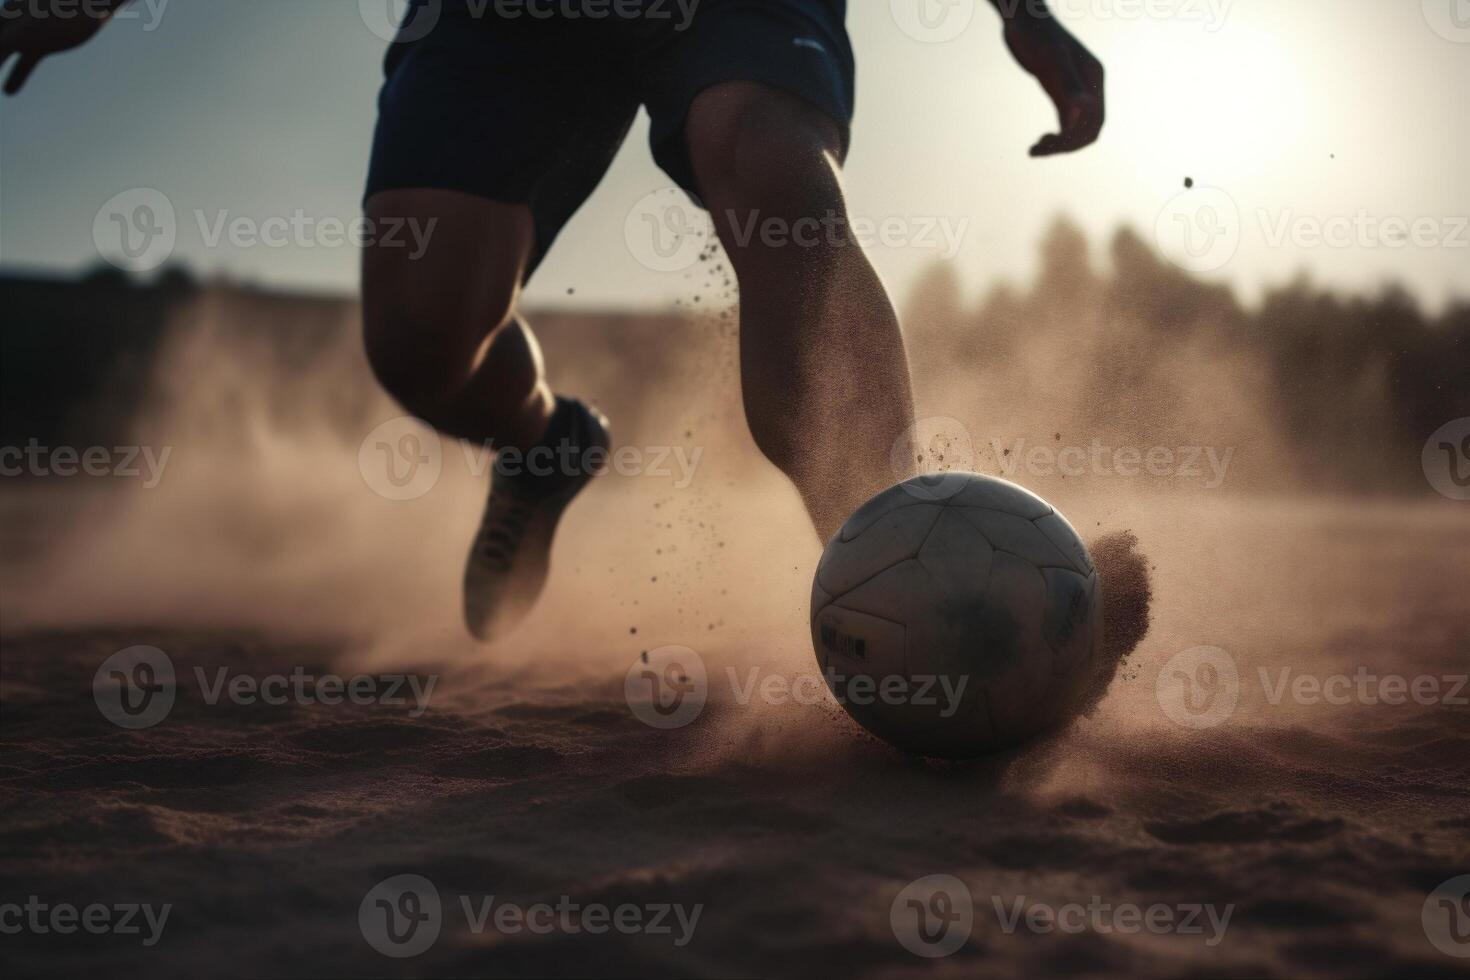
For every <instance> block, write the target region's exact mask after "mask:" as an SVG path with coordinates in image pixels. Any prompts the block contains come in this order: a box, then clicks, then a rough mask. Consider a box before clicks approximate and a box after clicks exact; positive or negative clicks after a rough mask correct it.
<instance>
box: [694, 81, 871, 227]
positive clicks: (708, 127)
mask: <svg viewBox="0 0 1470 980" xmlns="http://www.w3.org/2000/svg"><path fill="white" fill-rule="evenodd" d="M687 139H688V144H689V146H688V149H689V156H690V162H691V164H692V166H693V168H694V174H695V179H696V181H697V182H698V185H699V190H700V194H701V196H702V197H703V198H704V199H705V204H706V205H707V206H708V207H709V208H710V209H711V211H713V212H715V214H716V218H717V221H718V220H719V219H720V218H722V217H723V215H722V214H721V213H720V212H721V211H725V210H729V209H734V210H736V211H737V212H739V211H742V210H745V209H749V210H751V211H756V210H759V211H762V212H766V213H768V214H770V215H772V216H776V217H782V218H797V217H805V216H811V217H822V216H824V215H825V213H826V212H827V211H831V210H839V209H840V208H841V207H842V196H841V187H840V184H839V182H838V178H837V166H838V163H839V160H840V157H841V154H842V137H841V131H840V130H839V128H838V126H837V124H836V123H834V122H833V121H832V120H831V119H829V118H827V116H826V115H824V114H823V113H821V112H820V111H818V110H817V109H815V108H814V107H812V106H810V105H807V104H806V103H805V102H803V101H801V100H800V99H797V98H796V97H794V96H790V95H787V94H785V93H782V92H777V91H775V90H772V89H769V88H766V87H764V86H759V85H754V84H751V83H737V84H733V85H727V86H717V87H715V88H713V89H710V90H707V91H706V92H704V93H702V94H701V95H700V96H699V98H697V99H696V100H695V104H694V106H693V108H692V109H691V111H690V122H689V127H688V131H687Z"/></svg>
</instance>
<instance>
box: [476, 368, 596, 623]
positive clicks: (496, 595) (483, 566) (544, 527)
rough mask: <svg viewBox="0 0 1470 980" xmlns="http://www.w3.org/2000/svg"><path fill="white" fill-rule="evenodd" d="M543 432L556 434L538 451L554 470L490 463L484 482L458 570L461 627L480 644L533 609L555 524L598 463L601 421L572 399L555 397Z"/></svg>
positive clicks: (531, 459)
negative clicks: (478, 515) (594, 456)
mask: <svg viewBox="0 0 1470 980" xmlns="http://www.w3.org/2000/svg"><path fill="white" fill-rule="evenodd" d="M550 432H554V433H557V434H556V435H550V434H549V435H548V437H547V438H548V442H549V444H548V445H547V447H546V448H549V449H550V450H551V452H552V455H551V465H552V466H553V467H554V468H555V470H556V471H555V472H553V473H551V474H549V475H541V474H533V473H530V472H524V471H517V472H508V471H507V470H506V468H505V467H503V466H502V465H501V463H500V462H499V461H498V460H497V464H496V467H495V470H494V475H493V476H492V477H491V480H490V498H489V500H488V501H487V502H486V504H485V516H484V517H483V518H482V519H481V521H480V530H479V532H478V533H477V534H476V535H475V540H474V543H473V544H472V545H471V546H470V554H469V560H468V561H467V562H466V563H465V571H464V620H465V625H466V626H467V627H468V628H469V631H470V633H472V634H473V635H474V636H475V638H476V639H478V640H480V641H482V642H486V641H489V640H493V639H496V638H498V637H501V636H504V635H505V634H506V633H508V632H510V631H511V630H512V629H513V628H515V626H516V625H517V624H519V623H520V621H521V620H522V619H524V618H525V616H526V614H527V613H528V612H530V610H531V607H532V606H533V605H535V603H536V599H537V598H538V597H539V596H540V595H541V590H542V589H543V588H544V587H545V585H546V576H547V573H548V571H549V567H550V559H551V542H552V538H553V536H554V535H555V533H556V525H557V522H558V521H560V520H561V515H562V512H563V511H565V510H566V509H567V505H568V504H570V503H571V502H572V498H574V497H576V496H577V494H579V493H581V492H582V488H583V487H585V486H587V484H589V483H591V482H592V478H593V477H594V476H597V475H598V473H600V472H601V471H602V467H603V466H604V465H605V463H606V459H607V451H608V449H609V448H610V445H611V441H610V438H609V436H608V428H607V419H605V418H604V417H603V416H602V415H601V414H600V413H599V412H597V411H596V410H594V409H591V408H588V407H587V406H586V405H584V404H582V403H581V402H580V401H576V400H574V399H569V398H560V397H559V398H557V408H556V412H555V413H554V414H553V416H552V422H551V427H550ZM591 449H601V450H602V452H601V454H600V455H601V456H602V460H601V461H597V460H592V461H589V460H588V458H587V452H588V450H591ZM525 458H526V464H527V467H528V468H529V467H532V466H538V465H542V464H538V462H537V459H536V457H535V454H534V451H533V452H528V453H527V454H526V457H525ZM594 463H596V464H597V465H596V466H594V465H593V464H594Z"/></svg>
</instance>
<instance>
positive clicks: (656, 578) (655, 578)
mask: <svg viewBox="0 0 1470 980" xmlns="http://www.w3.org/2000/svg"><path fill="white" fill-rule="evenodd" d="M648 581H650V582H657V581H658V576H657V575H654V576H652V577H651V578H649V580H648Z"/></svg>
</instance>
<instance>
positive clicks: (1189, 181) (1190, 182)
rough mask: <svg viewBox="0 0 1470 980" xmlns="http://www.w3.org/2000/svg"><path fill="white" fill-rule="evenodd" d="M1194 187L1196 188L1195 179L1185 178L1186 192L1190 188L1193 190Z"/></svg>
mask: <svg viewBox="0 0 1470 980" xmlns="http://www.w3.org/2000/svg"><path fill="white" fill-rule="evenodd" d="M1193 186H1194V178H1193V177H1185V178H1184V189H1185V190H1188V189H1189V188H1191V187H1193Z"/></svg>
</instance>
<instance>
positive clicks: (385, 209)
mask: <svg viewBox="0 0 1470 980" xmlns="http://www.w3.org/2000/svg"><path fill="white" fill-rule="evenodd" d="M422 13H424V8H414V11H413V14H412V15H411V18H410V22H409V25H408V26H406V27H405V31H404V33H403V35H402V39H401V40H400V41H398V42H395V44H394V45H393V46H392V47H391V48H390V50H389V53H388V58H387V66H386V67H387V81H386V82H385V84H384V87H383V92H382V96H381V98H380V110H381V111H380V115H379V119H378V127H377V132H376V135H375V138H374V143H373V160H372V166H371V168H370V172H369V177H368V195H367V201H366V205H365V207H366V210H367V212H368V217H369V218H370V219H373V224H372V227H373V228H381V229H387V228H390V227H402V226H403V225H405V224H407V223H410V222H411V223H412V224H411V225H409V226H410V227H412V228H414V229H416V230H417V232H418V235H417V236H415V237H414V239H413V240H414V242H415V247H414V248H408V247H394V246H393V245H392V244H391V242H392V241H394V240H400V241H401V240H402V239H403V238H404V237H406V236H402V235H398V236H394V238H392V239H389V238H386V237H385V238H384V239H383V240H380V241H378V242H376V243H375V244H374V245H373V246H371V247H370V248H369V249H368V250H367V253H366V255H365V256H364V261H363V301H364V310H363V317H364V332H365V342H366V346H367V351H368V356H369V359H370V361H371V363H372V366H373V370H374V372H375V373H376V374H377V376H378V377H379V378H380V379H381V381H382V382H383V384H384V386H385V387H386V388H387V390H388V391H389V392H390V393H391V394H392V395H393V396H394V397H395V398H396V399H397V400H398V401H399V402H401V403H402V404H403V405H404V406H405V407H406V408H407V409H408V410H410V411H411V412H413V413H414V414H416V415H418V416H420V417H422V418H423V419H425V420H426V421H427V422H429V423H430V424H432V425H434V426H435V427H436V428H438V429H439V430H440V431H442V432H445V433H447V434H449V435H452V436H458V437H461V438H464V439H468V440H472V441H474V442H476V443H480V444H482V445H486V446H487V447H493V448H494V450H495V452H496V456H495V468H494V471H493V474H492V478H491V485H490V492H489V495H488V499H487V502H486V506H485V511H484V516H483V518H482V520H481V524H480V528H479V530H478V532H477V533H476V535H475V538H474V541H473V543H472V545H471V547H470V552H469V557H468V560H467V561H466V563H465V576H464V612H465V622H466V625H467V626H468V627H469V629H470V631H471V632H472V633H474V634H475V635H476V636H478V637H480V638H481V639H488V638H491V637H493V636H499V635H502V634H504V633H505V632H507V631H509V629H510V628H511V627H512V626H514V625H515V624H516V623H517V622H518V621H519V620H520V619H521V618H522V617H523V616H524V614H525V613H526V612H527V611H528V610H529V609H530V607H531V605H532V603H533V602H534V601H535V599H536V597H537V596H538V595H539V594H540V592H541V589H542V587H543V585H544V584H545V581H546V577H547V572H548V563H549V558H550V552H551V540H552V535H553V533H554V532H555V529H556V526H557V523H558V521H559V520H560V517H561V514H562V512H563V511H564V510H565V508H566V507H567V505H568V504H569V503H570V502H571V500H572V498H573V497H574V496H576V494H577V493H578V492H579V491H580V490H581V489H582V488H583V487H584V486H585V485H586V484H587V483H588V482H590V480H591V478H592V477H593V476H594V475H595V472H594V471H593V469H592V463H591V462H590V461H591V460H594V459H596V458H597V457H596V456H595V455H593V454H592V453H591V452H590V451H591V450H593V449H597V448H605V447H606V445H607V443H608V434H607V430H606V425H605V420H604V419H602V417H601V416H600V415H598V414H597V413H595V412H594V411H592V410H591V409H589V408H588V407H587V406H585V405H583V404H582V403H581V402H579V401H576V400H574V399H569V398H564V397H555V396H553V395H552V392H551V391H550V390H549V388H548V387H547V384H546V380H545V376H544V373H543V370H542V363H541V353H540V350H539V348H538V346H537V344H536V341H535V338H534V337H533V336H532V334H531V332H530V330H529V329H527V328H526V326H525V324H524V323H522V322H521V321H520V320H519V319H517V317H516V301H517V299H518V297H519V294H520V290H521V287H522V284H523V283H524V282H525V280H526V278H527V277H528V276H529V275H530V274H531V271H532V270H533V269H534V267H535V265H536V263H537V261H539V259H540V258H541V257H542V256H543V255H545V253H546V251H547V249H548V248H549V247H550V246H551V243H552V241H553V240H554V239H555V237H556V235H557V232H558V231H559V230H560V229H561V227H562V226H563V225H564V224H565V223H566V221H567V219H568V218H570V216H571V214H572V212H573V211H575V210H576V208H577V206H578V205H579V204H580V203H581V202H582V201H583V200H584V199H585V198H586V196H587V195H588V194H589V193H591V191H592V188H593V187H594V186H596V184H597V183H598V181H599V180H600V179H601V177H602V174H603V173H604V171H605V170H606V168H607V165H608V164H609V163H610V162H611V160H612V157H613V154H614V153H615V152H616V150H617V148H618V146H619V145H620V144H621V143H622V140H623V137H624V135H625V134H626V132H627V128H628V125H629V123H630V122H631V120H632V118H633V115H634V113H635V111H636V108H637V99H636V96H635V95H634V94H633V93H632V91H631V89H627V90H625V89H621V88H619V86H618V84H617V81H616V80H617V79H618V78H619V77H621V75H620V74H619V72H618V71H617V70H616V68H617V66H616V65H615V64H614V63H613V62H612V61H611V60H609V58H610V56H609V55H608V54H607V53H606V52H605V51H604V49H603V48H602V47H599V46H597V45H596V44H595V43H594V41H595V40H596V39H595V38H592V37H589V36H587V35H583V34H579V33H576V32H572V31H570V30H569V29H567V28H565V26H564V25H560V24H556V23H548V24H541V23H539V22H536V23H531V22H527V21H524V20H522V21H520V22H501V21H498V20H495V19H494V18H493V17H477V16H473V15H472V14H471V12H470V11H469V10H468V8H454V9H450V8H448V7H447V5H446V8H445V9H444V10H442V11H436V13H439V14H440V16H438V17H437V18H436V19H435V20H434V21H433V22H432V24H431V25H430V29H429V30H428V32H427V33H424V32H423V31H420V30H417V29H414V30H410V29H409V27H412V26H413V23H414V21H413V17H417V16H418V15H420V14H422ZM567 59H571V60H573V61H575V62H576V63H577V64H579V65H580V66H581V67H582V68H583V69H584V70H585V72H586V73H588V75H592V76H595V77H596V78H597V80H598V84H596V85H591V84H589V83H588V82H587V80H586V79H584V78H582V77H580V76H579V75H574V74H573V73H569V72H567V71H565V69H564V62H565V61H566V60H567ZM511 450H515V452H511Z"/></svg>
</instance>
